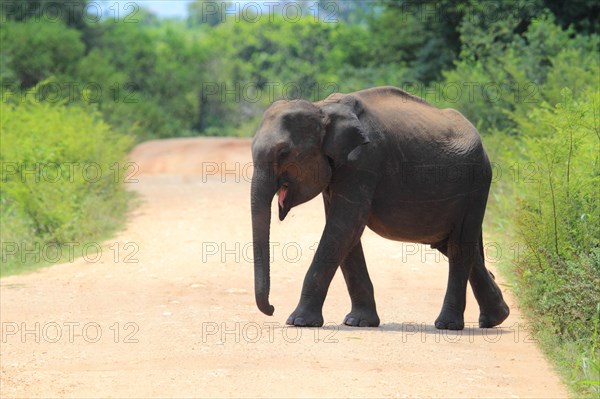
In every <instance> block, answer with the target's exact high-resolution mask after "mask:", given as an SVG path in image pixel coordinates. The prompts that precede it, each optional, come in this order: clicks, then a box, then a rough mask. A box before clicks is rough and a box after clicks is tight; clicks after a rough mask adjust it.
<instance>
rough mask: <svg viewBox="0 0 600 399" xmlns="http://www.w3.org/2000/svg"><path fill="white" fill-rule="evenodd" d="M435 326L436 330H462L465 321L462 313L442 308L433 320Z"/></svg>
mask: <svg viewBox="0 0 600 399" xmlns="http://www.w3.org/2000/svg"><path fill="white" fill-rule="evenodd" d="M435 328H437V329H438V330H462V329H463V328H465V321H464V317H463V314H462V313H459V312H456V311H452V310H447V309H442V312H441V313H440V315H439V316H438V318H437V319H436V320H435Z"/></svg>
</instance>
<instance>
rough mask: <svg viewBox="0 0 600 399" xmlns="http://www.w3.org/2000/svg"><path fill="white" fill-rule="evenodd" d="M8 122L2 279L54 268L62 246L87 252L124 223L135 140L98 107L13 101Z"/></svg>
mask: <svg viewBox="0 0 600 399" xmlns="http://www.w3.org/2000/svg"><path fill="white" fill-rule="evenodd" d="M0 123H1V125H0V126H1V128H0V134H1V136H2V147H0V162H1V164H2V182H1V183H2V186H1V188H0V203H1V205H2V209H1V212H0V217H1V220H2V223H1V225H0V226H1V227H0V246H1V248H2V254H1V256H2V267H1V268H0V274H6V273H11V272H16V271H21V270H20V269H21V266H22V265H23V264H32V263H33V264H36V263H47V261H48V260H49V259H53V258H54V256H55V255H56V250H54V252H52V249H53V248H52V247H56V246H57V245H58V246H61V247H62V246H64V245H65V244H70V245H71V247H73V250H74V251H77V250H81V247H82V246H83V245H84V244H85V243H86V242H88V241H90V240H94V239H99V238H102V237H103V235H104V234H106V232H107V231H110V230H111V229H114V228H115V227H116V226H119V225H121V224H122V217H123V214H124V212H125V210H126V208H127V198H128V196H127V195H126V193H125V191H124V186H123V184H122V183H123V180H124V179H125V178H126V177H127V173H126V172H127V171H126V168H127V164H126V162H125V160H126V158H125V156H126V151H127V150H128V149H129V148H130V146H131V141H132V140H131V138H130V137H129V136H125V135H122V134H117V133H114V132H113V131H111V129H110V127H109V126H108V125H107V124H106V123H105V122H104V121H103V120H102V117H101V115H100V114H99V113H98V112H96V111H95V110H94V109H93V107H91V106H80V105H77V106H70V107H65V106H62V105H61V104H58V105H56V104H51V103H45V102H39V101H26V102H19V103H11V102H8V103H4V104H3V105H2V113H1V120H0ZM36 248H37V249H36ZM46 249H47V250H48V251H50V253H46V252H47V251H46ZM28 251H29V252H28ZM58 252H62V249H61V250H59V251H58ZM68 253H69V248H66V249H65V251H64V254H65V255H67V254H68Z"/></svg>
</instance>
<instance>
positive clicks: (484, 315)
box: [479, 300, 510, 328]
mask: <svg viewBox="0 0 600 399" xmlns="http://www.w3.org/2000/svg"><path fill="white" fill-rule="evenodd" d="M509 314H510V309H509V308H508V305H507V304H506V302H504V300H503V301H502V303H501V304H500V305H499V306H496V307H495V308H494V309H489V310H487V309H486V310H483V309H481V313H480V314H479V328H491V327H495V326H497V325H499V324H500V323H502V322H503V321H504V320H506V318H507V317H508V315H509Z"/></svg>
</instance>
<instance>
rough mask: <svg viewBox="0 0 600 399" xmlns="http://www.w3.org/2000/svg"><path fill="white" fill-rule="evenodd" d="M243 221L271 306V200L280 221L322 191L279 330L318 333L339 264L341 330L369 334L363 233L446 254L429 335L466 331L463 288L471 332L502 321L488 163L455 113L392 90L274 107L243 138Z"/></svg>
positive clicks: (373, 319) (259, 295)
mask: <svg viewBox="0 0 600 399" xmlns="http://www.w3.org/2000/svg"><path fill="white" fill-rule="evenodd" d="M251 150H252V158H253V165H254V171H253V175H252V180H251V189H250V191H251V193H250V196H251V213H252V237H253V253H254V284H255V299H256V304H257V306H258V308H259V309H260V311H262V312H263V313H264V314H266V315H269V316H270V315H273V312H274V307H273V306H272V305H271V304H270V303H269V291H270V264H269V262H270V259H269V234H270V223H271V204H272V201H273V198H274V197H275V195H277V196H278V210H279V219H280V220H281V221H283V220H284V219H285V217H286V215H287V214H288V212H289V211H290V209H292V208H293V207H295V206H297V205H300V204H302V203H304V202H307V201H309V200H311V199H313V198H315V197H316V196H317V195H318V194H322V196H323V200H324V207H325V216H326V222H325V228H324V230H323V233H322V236H321V239H320V241H319V244H318V247H317V250H316V252H315V255H314V258H313V260H312V262H311V264H310V267H309V269H308V271H307V273H306V276H305V278H304V282H303V286H302V291H301V295H300V300H299V303H298V306H297V307H296V309H295V310H294V311H293V312H292V313H291V315H290V317H289V318H288V319H287V321H286V324H288V325H294V326H299V327H305V326H306V327H320V326H322V325H323V322H324V320H323V315H322V309H323V303H324V301H325V297H326V295H327V291H328V288H329V285H330V283H331V281H332V279H333V276H334V274H335V273H336V271H337V268H338V266H339V267H340V268H341V269H342V274H343V276H344V280H345V282H346V285H347V288H348V292H349V294H350V299H351V305H352V307H351V311H350V313H349V314H348V315H346V317H345V318H344V321H343V323H344V324H345V325H349V326H358V327H377V326H379V323H380V319H379V316H378V314H377V309H376V305H375V297H374V290H373V284H372V282H371V279H370V277H369V273H368V271H367V266H366V263H365V257H364V254H363V249H362V245H361V236H362V233H363V231H364V229H365V227H366V226H368V227H369V228H370V229H371V230H373V231H374V232H375V233H377V234H379V235H381V236H382V237H384V238H388V239H391V240H396V241H403V242H411V243H420V244H428V245H430V246H431V247H432V248H435V249H437V250H439V251H440V252H441V253H443V254H444V255H445V256H446V257H447V258H448V263H449V274H448V282H447V288H446V294H445V297H444V301H443V305H442V309H441V312H440V314H439V316H438V317H437V319H436V320H435V327H436V328H437V329H449V330H461V329H463V328H464V311H465V305H466V289H467V282H469V283H470V284H471V287H472V289H473V292H474V295H475V298H476V300H477V302H478V305H479V310H480V315H479V326H480V327H481V328H491V327H494V326H497V325H499V324H500V323H502V322H503V321H504V320H505V319H506V318H507V317H508V315H509V312H510V311H509V308H508V306H507V304H506V303H505V301H504V298H503V296H502V292H501V291H500V288H499V287H498V285H497V284H496V282H495V278H494V276H493V274H492V273H491V272H489V271H488V270H487V269H486V267H485V264H484V253H483V241H482V222H483V217H484V213H485V208H486V204H487V197H488V192H489V188H490V184H491V178H492V176H491V165H490V161H489V159H488V156H487V154H486V152H485V150H484V148H483V145H482V142H481V137H480V135H479V133H478V131H477V129H476V128H475V127H474V126H473V125H472V124H471V123H470V122H469V121H468V120H467V119H466V118H465V117H464V116H463V115H462V114H460V113H459V112H458V111H456V110H454V109H450V108H449V109H439V108H436V107H434V106H433V105H431V104H430V103H428V102H427V101H425V100H423V99H421V98H419V97H417V96H414V95H411V94H409V93H407V92H405V91H403V90H401V89H399V88H396V87H392V86H383V87H373V88H368V89H364V90H360V91H356V92H353V93H349V94H341V93H334V94H332V95H330V96H329V97H327V98H326V99H324V100H322V101H319V102H310V101H307V100H303V99H294V100H285V99H284V100H277V101H275V102H273V103H272V104H271V105H270V106H269V107H268V109H267V110H266V111H265V112H264V115H263V118H262V120H261V122H260V125H259V126H258V129H257V131H256V133H255V135H254V137H253V139H252V145H251Z"/></svg>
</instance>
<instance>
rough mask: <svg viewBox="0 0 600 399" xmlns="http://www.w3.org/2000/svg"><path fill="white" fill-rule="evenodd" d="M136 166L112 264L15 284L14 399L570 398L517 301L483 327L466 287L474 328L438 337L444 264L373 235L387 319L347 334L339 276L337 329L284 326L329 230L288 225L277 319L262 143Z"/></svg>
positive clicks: (280, 257) (193, 143)
mask: <svg viewBox="0 0 600 399" xmlns="http://www.w3.org/2000/svg"><path fill="white" fill-rule="evenodd" d="M131 157H132V160H133V161H135V162H136V163H137V164H138V165H139V166H140V170H139V172H138V174H137V175H136V176H135V177H136V178H137V179H138V180H139V181H138V182H137V183H129V187H130V188H131V189H132V190H135V191H136V192H138V193H139V194H140V198H141V200H142V204H141V205H140V206H139V207H138V208H136V209H135V211H133V213H132V215H131V217H130V219H129V222H128V225H127V227H126V228H125V229H124V230H123V231H122V232H120V233H119V234H118V235H117V236H116V237H115V238H114V239H111V240H108V241H106V242H104V243H102V251H101V255H100V256H99V257H97V258H96V256H95V255H92V254H90V255H89V256H88V257H87V259H86V258H81V259H75V260H73V261H70V262H68V263H65V264H61V265H56V266H53V267H51V268H47V269H43V270H41V271H38V272H35V273H32V274H28V275H23V276H13V277H8V278H4V279H2V280H1V281H0V284H1V287H0V294H1V301H0V303H1V308H0V310H1V314H0V315H1V322H2V342H1V350H0V363H1V367H0V375H1V385H0V392H1V394H2V396H3V397H14V396H18V397H57V396H58V397H90V396H103V397H159V396H160V397H174V396H175V397H400V398H403V397H461V398H462V397H465V398H466V397H494V398H498V397H502V398H517V397H540V398H541V397H544V398H548V397H565V396H567V392H566V390H565V388H564V386H563V385H562V384H561V383H560V382H559V380H558V377H557V376H556V374H555V373H554V372H553V371H552V370H551V367H550V366H549V365H548V363H547V362H546V361H545V360H544V358H543V356H542V355H541V354H540V352H539V350H538V349H537V348H536V345H535V343H534V342H532V340H531V337H530V335H529V334H528V332H527V324H526V322H524V320H523V319H522V318H521V317H520V316H519V311H518V309H517V308H516V305H515V303H514V300H513V298H511V297H510V295H508V303H509V305H510V306H511V309H512V314H511V316H510V317H509V319H508V320H507V321H505V322H504V323H503V324H502V326H501V327H500V328H495V329H491V330H480V329H478V328H475V326H476V325H477V317H478V309H477V305H476V302H475V300H474V298H473V296H472V294H471V292H469V298H468V303H467V313H466V317H465V321H466V323H467V328H466V329H465V330H464V331H463V332H459V333H456V332H440V331H437V330H435V329H434V328H433V326H432V323H433V321H434V320H435V318H436V317H437V315H438V312H439V310H440V307H441V303H442V299H443V295H444V292H445V285H446V277H447V271H448V268H447V263H446V262H445V260H444V259H442V258H440V257H439V256H438V255H436V253H435V251H431V250H429V249H428V247H421V246H415V245H411V244H402V243H398V242H391V241H387V240H385V239H383V238H380V237H378V236H376V235H375V234H374V233H372V232H370V231H367V232H366V233H365V235H364V239H363V247H364V251H365V256H366V258H367V264H368V265H369V271H370V273H371V276H372V279H373V283H374V286H375V295H376V299H377V305H378V310H379V315H380V317H381V321H382V325H381V327H379V328H370V329H357V328H349V327H344V326H339V325H338V324H336V323H339V322H340V321H341V320H342V319H343V317H344V315H345V314H346V313H347V312H348V311H349V306H350V301H349V298H348V294H347V292H346V288H345V286H344V282H343V278H342V276H341V273H339V272H338V274H337V275H336V277H335V279H334V282H333V284H332V287H331V289H330V291H329V295H328V297H327V301H326V303H325V308H324V316H325V321H326V323H329V324H327V326H326V327H324V328H322V329H297V328H285V326H284V322H285V320H286V318H287V316H288V314H289V313H290V312H291V311H292V310H293V309H294V307H295V305H296V303H297V300H298V298H299V293H300V288H301V285H302V280H303V277H304V273H305V271H306V268H307V267H308V264H309V262H310V260H311V258H312V255H313V253H314V249H315V248H316V246H315V245H316V243H317V242H318V240H319V236H320V234H321V229H322V227H323V225H324V217H323V211H322V203H321V200H320V198H317V199H315V200H313V201H311V202H310V203H308V204H305V205H302V206H300V207H298V208H296V209H294V210H292V211H291V213H290V215H288V218H287V219H286V220H285V222H279V221H278V220H277V218H273V225H272V233H271V240H272V242H273V244H272V247H273V257H274V263H273V265H272V272H271V274H272V278H271V286H272V290H271V302H272V303H273V304H274V305H275V315H274V316H273V317H267V316H265V315H263V314H261V313H260V312H259V311H258V310H257V309H256V306H255V304H254V295H253V273H252V250H251V236H250V209H249V187H250V185H249V182H248V178H249V176H250V169H249V167H248V166H247V165H248V163H249V162H250V159H249V142H248V141H245V140H228V139H225V140H219V139H204V140H202V139H178V140H168V141H163V142H148V143H145V144H142V145H141V146H139V147H138V148H136V149H135V150H134V151H133V153H132V155H131ZM490 267H491V269H492V270H493V269H494V264H493V263H491V264H490ZM505 291H506V289H505Z"/></svg>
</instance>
